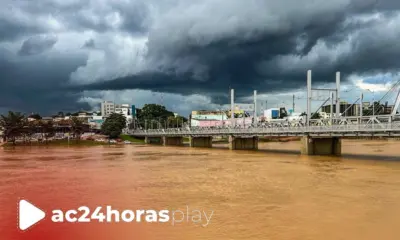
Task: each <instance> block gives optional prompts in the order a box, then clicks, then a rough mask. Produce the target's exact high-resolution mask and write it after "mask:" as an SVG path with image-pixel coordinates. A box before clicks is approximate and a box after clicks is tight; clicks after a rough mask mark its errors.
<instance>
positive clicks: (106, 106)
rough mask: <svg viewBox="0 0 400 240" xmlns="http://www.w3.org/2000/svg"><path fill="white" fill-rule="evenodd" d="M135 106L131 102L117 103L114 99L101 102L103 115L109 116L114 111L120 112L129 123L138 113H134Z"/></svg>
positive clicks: (104, 116)
mask: <svg viewBox="0 0 400 240" xmlns="http://www.w3.org/2000/svg"><path fill="white" fill-rule="evenodd" d="M133 109H134V107H133V106H132V105H129V104H115V103H114V102H112V101H104V102H102V103H101V116H102V117H103V119H104V118H107V117H108V116H110V114H112V113H118V114H121V115H123V116H124V117H125V118H126V124H127V125H129V124H130V123H132V121H133V116H134V115H135V114H136V113H132V111H134V110H133Z"/></svg>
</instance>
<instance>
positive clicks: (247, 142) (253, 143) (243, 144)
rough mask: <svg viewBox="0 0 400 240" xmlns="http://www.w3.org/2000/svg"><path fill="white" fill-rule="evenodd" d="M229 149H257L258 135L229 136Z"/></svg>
mask: <svg viewBox="0 0 400 240" xmlns="http://www.w3.org/2000/svg"><path fill="white" fill-rule="evenodd" d="M229 149H230V150H257V149H258V137H250V138H241V137H234V136H229Z"/></svg>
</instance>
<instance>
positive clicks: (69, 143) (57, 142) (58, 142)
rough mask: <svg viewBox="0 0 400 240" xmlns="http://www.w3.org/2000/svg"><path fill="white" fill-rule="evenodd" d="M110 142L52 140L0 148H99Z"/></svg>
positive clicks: (8, 143)
mask: <svg viewBox="0 0 400 240" xmlns="http://www.w3.org/2000/svg"><path fill="white" fill-rule="evenodd" d="M107 144H108V142H97V141H91V140H80V141H76V140H69V141H68V140H52V141H48V142H38V141H34V142H16V143H15V144H13V143H11V142H6V143H3V144H2V145H0V147H15V146H24V147H29V146H99V145H107Z"/></svg>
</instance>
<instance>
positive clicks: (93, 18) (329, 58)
mask: <svg viewBox="0 0 400 240" xmlns="http://www.w3.org/2000/svg"><path fill="white" fill-rule="evenodd" d="M6 1H7V2H10V3H11V4H13V5H14V6H15V8H16V9H18V11H16V12H15V14H13V15H7V17H2V18H0V19H7V21H1V20H0V33H4V35H5V36H6V35H7V34H8V33H9V34H8V35H9V37H5V38H4V39H6V38H7V39H11V38H14V39H15V38H22V37H24V38H23V39H28V38H29V39H28V40H26V41H25V42H24V43H23V44H22V47H21V49H20V55H24V56H25V55H33V56H30V57H43V58H44V59H46V58H45V55H46V54H49V53H51V54H54V51H46V50H49V49H51V48H52V47H53V46H54V44H55V43H56V39H45V40H43V39H35V37H32V35H33V34H35V33H41V34H44V33H46V32H48V33H49V34H50V33H52V32H57V31H66V32H78V33H81V32H82V33H83V32H84V31H86V30H90V31H92V32H94V34H93V35H90V36H89V37H88V38H89V39H88V40H87V41H86V42H84V41H85V39H84V40H83V41H81V42H79V46H75V48H76V49H81V50H84V51H87V52H90V51H91V50H92V49H93V48H95V49H96V54H97V55H96V54H93V55H94V56H90V57H89V58H88V60H87V62H86V65H87V66H86V65H85V63H84V62H83V60H82V58H79V60H75V59H67V60H62V59H63V58H62V57H60V58H58V60H57V63H51V64H50V63H49V65H45V66H44V67H43V66H39V64H38V65H35V67H32V66H33V65H32V64H31V63H29V64H31V65H30V66H29V67H28V66H27V62H23V61H18V60H16V61H3V62H0V68H1V69H4V75H5V76H7V78H6V79H7V81H6V82H5V80H0V81H1V82H0V86H1V87H3V89H4V87H5V86H6V85H7V86H10V87H11V88H10V89H11V91H4V90H3V92H1V90H0V98H3V99H0V100H1V101H2V103H3V105H4V106H7V105H8V106H15V107H19V108H23V107H26V109H40V108H43V109H44V108H45V107H43V106H47V105H48V106H50V107H49V108H53V106H54V108H56V105H60V106H61V108H62V107H64V108H66V107H67V106H68V107H80V105H79V104H77V103H76V102H77V100H78V99H79V98H80V96H81V94H80V92H81V91H85V90H89V91H90V90H92V91H98V90H123V89H144V90H151V91H158V92H168V93H178V94H183V95H188V94H202V95H207V96H211V97H213V98H214V99H215V100H216V99H218V97H219V99H221V96H223V98H224V97H225V96H227V93H228V90H229V88H235V89H236V93H237V96H238V97H241V96H248V95H250V94H251V92H252V90H253V89H257V90H259V93H272V92H280V91H283V90H293V89H297V88H301V87H304V86H305V84H306V71H307V70H308V69H312V70H313V82H314V83H315V84H318V83H324V82H334V77H335V72H336V71H341V72H342V75H343V80H346V78H347V77H348V76H349V75H350V74H374V73H382V72H383V73H385V72H397V71H398V70H399V69H400V64H398V60H397V59H398V56H399V55H400V45H399V44H398V39H399V38H400V30H399V29H398V24H400V17H399V16H400V15H399V14H400V11H399V10H400V3H399V2H398V1H395V0H381V1H377V0H332V1H323V0H309V1H308V0H305V1H298V0H282V1H276V0H248V1H242V0H237V1H233V0H219V1H213V0H201V1H186V0H168V1H167V0H165V1H161V0H157V1H156V0H148V1H139V0H134V1H106V0H104V1H101V4H100V3H97V2H91V1H67V0H65V1H61V0H43V1H11V0H6ZM17 13H18V14H17ZM1 14H3V12H1V10H0V15H1ZM4 15H6V13H4ZM375 15H376V16H375ZM43 16H51V19H50V20H49V19H48V18H45V17H43ZM39 17H42V18H39ZM27 18H29V19H31V20H32V22H29V21H26V19H27ZM37 19H39V20H40V21H39V20H37ZM36 20H37V21H36ZM5 23H6V25H4V24H5ZM1 24H3V25H1ZM59 25H60V26H59ZM1 26H6V28H9V29H7V31H4V30H3V29H2V27H1ZM57 33H58V32H57ZM99 33H101V34H99ZM96 34H97V35H96ZM107 34H109V35H113V36H114V35H115V36H117V37H116V39H117V40H116V41H120V42H122V43H120V42H118V44H113V42H110V41H112V40H110V37H109V38H107ZM124 34H128V36H131V37H132V38H135V37H137V36H141V37H143V36H146V37H148V41H147V44H146V49H147V50H146V51H145V52H146V54H145V56H143V58H135V56H127V57H125V56H124V54H129V53H132V55H135V54H136V53H137V52H140V51H136V49H132V46H133V45H134V44H133V43H132V42H134V41H133V40H132V41H130V40H131V39H129V40H126V39H125V38H124V37H125V36H126V35H124ZM8 35H7V36H8ZM109 35H108V36H109ZM85 37H86V36H85ZM121 39H122V40H121ZM0 41H2V39H1V35H0ZM57 46H58V44H57ZM110 46H111V47H110ZM114 46H116V47H114ZM82 48H85V49H82ZM121 49H123V51H121ZM103 50H104V51H103ZM37 53H43V54H40V55H34V54H37ZM113 53H115V54H113ZM103 55H104V58H105V59H108V60H109V61H104V59H103ZM110 59H111V60H110ZM113 59H116V61H115V62H113V61H112V60H113ZM136 59H140V60H142V59H143V62H144V63H143V64H136V62H134V61H135V60H136ZM6 60H7V59H6ZM117 60H118V61H127V62H122V63H121V62H118V61H117ZM37 61H38V62H41V61H43V59H40V58H38V59H37ZM65 61H67V62H68V63H67V64H63V62H65ZM130 61H132V71H130V70H131V69H127V68H126V67H125V66H130V65H129V63H130ZM101 63H104V65H105V64H107V66H102V65H101ZM111 63H112V64H111ZM29 64H28V65H29ZM90 64H93V65H90ZM97 64H98V65H97ZM42 65H43V64H42ZM113 65H115V67H114V66H113ZM142 65H143V66H144V67H143V70H140V71H136V69H135V68H136V67H137V66H140V69H142ZM93 66H94V67H93ZM121 66H122V67H121ZM113 67H114V68H113ZM77 68H79V69H80V70H81V71H76V70H77ZM42 72H43V74H42ZM110 72H111V73H110ZM47 73H49V74H47ZM79 74H82V75H83V77H82V76H78V78H77V79H79V80H81V81H80V84H81V85H80V86H71V85H68V84H67V83H68V82H69V83H71V82H73V81H71V79H68V77H69V76H76V75H79ZM127 75H128V76H127ZM79 77H81V78H79ZM91 77H93V79H88V81H85V80H86V78H91ZM3 79H4V78H3ZM98 79H101V81H100V80H98ZM52 81H54V84H52ZM82 82H91V83H90V84H86V85H82ZM5 83H7V84H5ZM20 85H23V86H25V85H26V86H29V87H30V88H28V87H22V88H21V87H19V86H20ZM53 85H54V90H53V91H51V90H50V87H51V86H53ZM28 89H31V91H32V92H34V93H35V94H40V97H34V96H35V95H34V94H29V90H28ZM14 92H15V94H14ZM4 96H7V97H4ZM10 99H11V100H12V101H11V100H10ZM7 101H8V102H7ZM4 102H5V103H4ZM46 104H47V105H46ZM39 106H41V107H39ZM0 107H1V106H0ZM46 110H47V109H46Z"/></svg>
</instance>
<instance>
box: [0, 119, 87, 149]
mask: <svg viewBox="0 0 400 240" xmlns="http://www.w3.org/2000/svg"><path fill="white" fill-rule="evenodd" d="M59 127H62V128H63V129H65V130H67V132H68V133H69V134H71V136H72V137H73V138H75V139H76V140H80V137H81V135H82V134H83V132H84V130H85V125H84V123H83V122H82V121H81V120H80V119H78V118H77V117H72V118H71V119H70V120H63V121H61V122H58V123H57V124H56V123H55V122H54V121H52V120H41V119H36V120H34V121H29V120H28V117H26V116H25V115H24V114H22V113H20V112H12V111H9V112H8V114H7V115H0V130H1V131H2V132H3V141H5V142H12V143H13V144H14V145H15V142H16V140H17V139H22V140H23V142H30V141H31V140H32V138H33V137H34V135H35V134H40V137H41V139H43V140H44V141H45V142H47V141H48V139H49V138H51V137H54V136H55V134H56V133H57V132H58V129H59Z"/></svg>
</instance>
